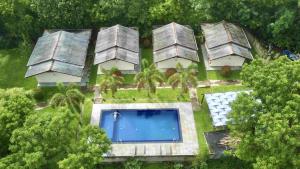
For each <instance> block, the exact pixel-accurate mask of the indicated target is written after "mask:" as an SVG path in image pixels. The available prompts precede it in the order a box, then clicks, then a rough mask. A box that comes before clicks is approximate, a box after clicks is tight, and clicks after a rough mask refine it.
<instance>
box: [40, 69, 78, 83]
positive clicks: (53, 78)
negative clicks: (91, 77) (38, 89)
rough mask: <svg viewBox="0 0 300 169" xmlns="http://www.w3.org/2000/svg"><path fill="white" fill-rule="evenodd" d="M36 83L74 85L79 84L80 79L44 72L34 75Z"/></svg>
mask: <svg viewBox="0 0 300 169" xmlns="http://www.w3.org/2000/svg"><path fill="white" fill-rule="evenodd" d="M36 79H37V81H38V83H63V82H69V83H76V82H81V77H77V76H71V75H66V74H63V73H58V72H45V73H42V74H39V75H36Z"/></svg>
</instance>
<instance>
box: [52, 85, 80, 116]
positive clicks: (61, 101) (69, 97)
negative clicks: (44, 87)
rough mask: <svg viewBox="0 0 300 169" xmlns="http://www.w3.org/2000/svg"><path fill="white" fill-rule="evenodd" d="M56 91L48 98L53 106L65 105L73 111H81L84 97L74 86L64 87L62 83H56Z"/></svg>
mask: <svg viewBox="0 0 300 169" xmlns="http://www.w3.org/2000/svg"><path fill="white" fill-rule="evenodd" d="M58 91H59V92H58V93H55V94H54V95H53V96H52V98H51V99H50V105H51V106H52V107H53V108H57V107H64V106H66V107H68V108H69V109H70V110H71V111H73V112H77V113H80V112H82V105H83V103H84V100H85V97H84V95H83V94H82V93H81V92H80V91H79V90H78V89H76V88H75V87H74V86H69V87H65V86H64V85H63V84H58Z"/></svg>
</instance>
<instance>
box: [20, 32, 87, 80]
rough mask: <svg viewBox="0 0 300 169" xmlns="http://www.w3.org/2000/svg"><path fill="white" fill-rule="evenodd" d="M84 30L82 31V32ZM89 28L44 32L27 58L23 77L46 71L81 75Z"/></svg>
mask: <svg viewBox="0 0 300 169" xmlns="http://www.w3.org/2000/svg"><path fill="white" fill-rule="evenodd" d="M83 32H84V33H83ZM90 36H91V31H90V30H84V31H82V32H79V33H71V32H66V31H57V32H53V33H48V32H47V33H44V35H43V36H42V37H40V38H39V39H38V41H37V43H36V45H35V48H34V50H33V52H32V54H31V56H30V58H29V61H28V63H27V66H29V68H28V71H27V72H26V75H25V77H29V76H34V75H37V74H40V73H43V72H47V71H55V72H60V73H64V74H69V75H73V76H79V77H80V76H81V75H82V69H83V67H84V65H85V59H86V53H87V49H88V44H89V39H90Z"/></svg>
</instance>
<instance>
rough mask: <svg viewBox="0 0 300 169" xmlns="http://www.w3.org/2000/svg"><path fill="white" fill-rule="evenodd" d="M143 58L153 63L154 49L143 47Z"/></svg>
mask: <svg viewBox="0 0 300 169" xmlns="http://www.w3.org/2000/svg"><path fill="white" fill-rule="evenodd" d="M141 53H142V59H146V60H147V61H148V63H149V64H152V63H153V51H152V48H142V52H141Z"/></svg>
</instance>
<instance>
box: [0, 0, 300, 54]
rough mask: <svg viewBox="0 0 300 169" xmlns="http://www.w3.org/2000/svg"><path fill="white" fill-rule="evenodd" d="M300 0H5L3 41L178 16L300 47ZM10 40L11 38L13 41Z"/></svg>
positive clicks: (147, 28)
mask: <svg viewBox="0 0 300 169" xmlns="http://www.w3.org/2000/svg"><path fill="white" fill-rule="evenodd" d="M299 8H300V7H299V5H298V1H297V0H264V1H260V0H223V1H219V0H147V1H145V0H101V1H97V0H86V1H80V0H68V1H66V0H53V1H50V0H15V1H11V0H2V1H1V2H0V11H1V15H0V26H1V27H0V43H1V44H2V45H1V46H3V47H6V46H7V45H5V44H11V45H12V44H15V42H18V40H20V39H23V40H26V41H32V40H35V39H36V38H37V37H39V36H40V35H41V34H42V31H43V30H44V29H76V28H96V29H99V28H100V27H101V26H109V25H110V26H111V25H113V24H123V25H127V26H137V27H139V28H140V29H139V31H140V34H141V36H143V37H145V36H149V35H150V34H151V30H152V26H153V25H161V24H166V23H169V22H172V21H175V22H179V23H181V24H188V25H191V26H192V27H193V28H194V29H195V32H200V28H199V24H200V23H201V22H218V21H221V20H227V21H229V22H234V23H237V24H241V25H242V26H244V27H246V28H247V29H249V30H251V31H252V32H254V33H256V34H257V35H259V36H260V37H263V40H265V41H268V42H270V43H272V44H275V45H277V46H279V47H281V48H288V49H291V50H296V51H298V52H299V51H300V35H299V34H297V33H296V32H300V13H299ZM9 42H10V43H9Z"/></svg>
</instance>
